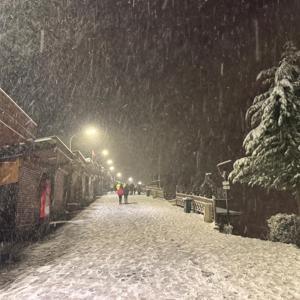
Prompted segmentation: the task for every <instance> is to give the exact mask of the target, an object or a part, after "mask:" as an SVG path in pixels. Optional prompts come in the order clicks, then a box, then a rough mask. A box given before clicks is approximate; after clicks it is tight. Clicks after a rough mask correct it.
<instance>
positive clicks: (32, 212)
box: [16, 161, 43, 231]
mask: <svg viewBox="0 0 300 300" xmlns="http://www.w3.org/2000/svg"><path fill="white" fill-rule="evenodd" d="M20 168H21V169H20V180H19V194H18V199H17V205H16V228H17V229H18V230H21V231H22V230H27V229H30V228H31V227H32V226H34V224H36V223H37V222H38V221H39V209H40V195H39V184H40V180H41V177H42V174H43V169H42V168H40V167H39V166H37V165H34V164H33V163H31V162H28V161H23V163H22V165H21V167H20Z"/></svg>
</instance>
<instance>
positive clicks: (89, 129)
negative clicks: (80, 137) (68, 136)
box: [85, 126, 98, 136]
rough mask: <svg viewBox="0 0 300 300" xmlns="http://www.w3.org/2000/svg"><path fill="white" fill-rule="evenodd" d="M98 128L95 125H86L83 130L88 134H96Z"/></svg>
mask: <svg viewBox="0 0 300 300" xmlns="http://www.w3.org/2000/svg"><path fill="white" fill-rule="evenodd" d="M97 132H98V130H97V129H96V128H95V127H92V126H90V127H87V128H86V130H85V134H86V135H88V136H95V135H96V134H97Z"/></svg>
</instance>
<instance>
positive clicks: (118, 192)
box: [117, 184, 124, 204]
mask: <svg viewBox="0 0 300 300" xmlns="http://www.w3.org/2000/svg"><path fill="white" fill-rule="evenodd" d="M117 195H118V196H119V204H122V198H123V195H124V188H123V184H120V185H119V186H117Z"/></svg>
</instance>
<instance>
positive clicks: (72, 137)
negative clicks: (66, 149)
mask: <svg viewBox="0 0 300 300" xmlns="http://www.w3.org/2000/svg"><path fill="white" fill-rule="evenodd" d="M76 135H77V134H73V135H72V136H71V138H70V150H71V151H72V141H73V139H74V137H75V136H76Z"/></svg>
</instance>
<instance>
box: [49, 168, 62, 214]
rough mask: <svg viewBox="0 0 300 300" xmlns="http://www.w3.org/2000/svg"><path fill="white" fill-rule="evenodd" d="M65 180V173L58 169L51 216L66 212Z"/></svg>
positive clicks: (55, 177)
mask: <svg viewBox="0 0 300 300" xmlns="http://www.w3.org/2000/svg"><path fill="white" fill-rule="evenodd" d="M64 180H65V173H64V172H63V170H61V169H57V170H56V172H55V176H54V185H53V194H52V196H53V197H52V206H51V209H52V212H50V214H51V215H52V214H54V215H61V214H63V213H64V211H65V205H66V203H65V201H64Z"/></svg>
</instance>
